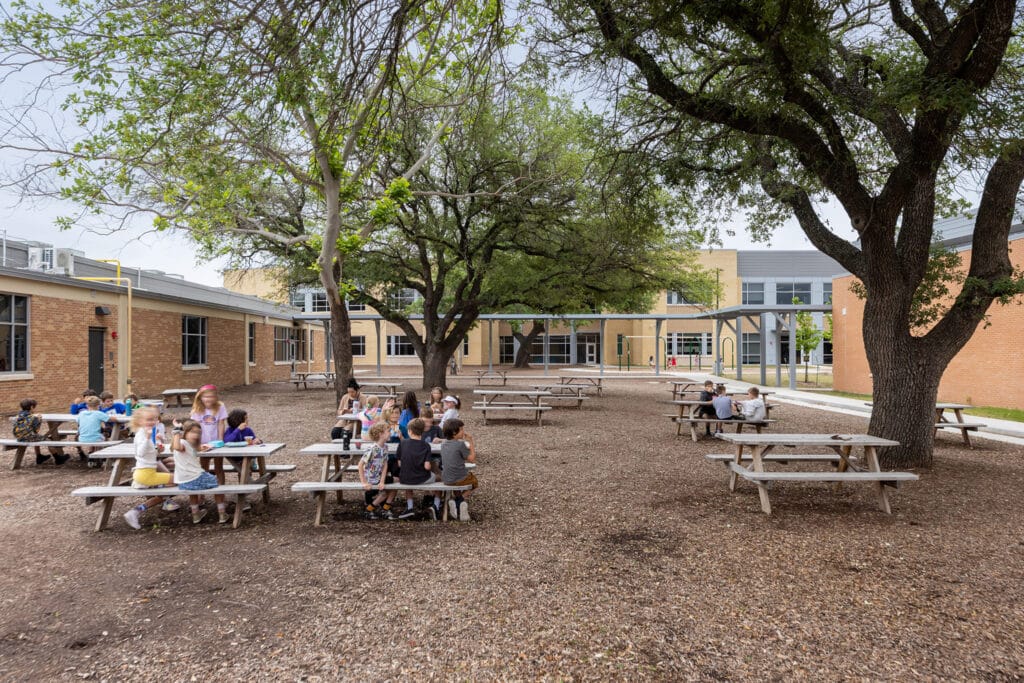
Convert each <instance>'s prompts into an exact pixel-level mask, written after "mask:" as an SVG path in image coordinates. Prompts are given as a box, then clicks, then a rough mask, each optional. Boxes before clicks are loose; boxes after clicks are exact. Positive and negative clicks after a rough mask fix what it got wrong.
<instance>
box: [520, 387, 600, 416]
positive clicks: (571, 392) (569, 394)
mask: <svg viewBox="0 0 1024 683" xmlns="http://www.w3.org/2000/svg"><path fill="white" fill-rule="evenodd" d="M531 386H533V388H534V389H536V390H537V391H546V392H548V394H549V395H548V396H545V400H546V401H569V402H570V403H572V402H573V401H575V402H576V408H577V409H579V410H583V402H584V401H587V400H589V399H590V397H589V396H587V393H586V390H587V388H586V387H585V386H582V385H570V384H533V385H531Z"/></svg>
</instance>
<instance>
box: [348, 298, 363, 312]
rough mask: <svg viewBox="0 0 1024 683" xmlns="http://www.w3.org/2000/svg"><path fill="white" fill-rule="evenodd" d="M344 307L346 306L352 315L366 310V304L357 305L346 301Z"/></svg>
mask: <svg viewBox="0 0 1024 683" xmlns="http://www.w3.org/2000/svg"><path fill="white" fill-rule="evenodd" d="M345 305H346V306H348V310H349V311H351V312H353V313H359V312H361V311H365V310H366V304H357V303H356V302H354V301H346V302H345Z"/></svg>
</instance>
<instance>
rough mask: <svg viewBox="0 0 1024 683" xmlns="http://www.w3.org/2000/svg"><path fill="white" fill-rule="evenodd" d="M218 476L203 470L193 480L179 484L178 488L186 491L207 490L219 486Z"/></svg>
mask: <svg viewBox="0 0 1024 683" xmlns="http://www.w3.org/2000/svg"><path fill="white" fill-rule="evenodd" d="M217 483H218V482H217V477H215V476H213V475H212V474H210V473H209V472H203V473H202V474H200V475H199V476H198V477H196V478H195V479H193V480H192V481H185V482H182V483H180V484H178V488H180V489H182V490H184V491H205V490H206V489H212V488H216V487H217Z"/></svg>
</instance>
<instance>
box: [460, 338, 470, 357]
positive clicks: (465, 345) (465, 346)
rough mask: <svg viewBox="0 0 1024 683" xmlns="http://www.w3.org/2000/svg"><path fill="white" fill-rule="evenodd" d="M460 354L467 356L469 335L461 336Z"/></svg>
mask: <svg viewBox="0 0 1024 683" xmlns="http://www.w3.org/2000/svg"><path fill="white" fill-rule="evenodd" d="M462 355H463V356H468V355H469V337H463V338H462Z"/></svg>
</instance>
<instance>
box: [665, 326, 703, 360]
mask: <svg viewBox="0 0 1024 683" xmlns="http://www.w3.org/2000/svg"><path fill="white" fill-rule="evenodd" d="M665 355H666V356H696V355H704V356H710V355H711V333H710V332H669V333H668V334H666V335H665Z"/></svg>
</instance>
